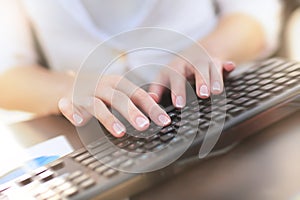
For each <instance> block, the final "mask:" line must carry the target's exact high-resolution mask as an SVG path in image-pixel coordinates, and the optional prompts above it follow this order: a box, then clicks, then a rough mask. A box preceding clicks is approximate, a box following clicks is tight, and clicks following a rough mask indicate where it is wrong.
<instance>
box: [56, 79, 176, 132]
mask: <svg viewBox="0 0 300 200" xmlns="http://www.w3.org/2000/svg"><path fill="white" fill-rule="evenodd" d="M86 99H88V102H89V103H87V105H85V106H82V105H80V106H79V105H75V103H74V102H73V101H72V94H71V92H70V94H69V95H67V96H66V97H63V98H61V99H60V101H59V103H58V107H59V109H60V111H61V112H62V114H63V115H64V116H65V117H66V118H67V119H68V120H69V121H70V122H72V123H73V124H74V125H75V126H82V125H84V124H86V123H87V122H88V121H89V119H90V118H91V117H92V116H94V117H96V118H97V119H98V120H99V121H100V122H101V123H102V124H103V126H104V127H105V128H106V129H107V130H108V131H109V132H110V133H111V134H112V135H114V136H115V137H122V136H123V135H124V134H125V132H126V128H125V126H124V124H123V123H122V122H121V121H120V120H119V119H117V117H116V116H114V115H113V114H112V113H111V111H110V110H109V109H108V107H111V108H114V109H115V110H117V111H118V112H119V113H120V114H121V115H122V116H123V117H124V118H125V119H126V120H127V121H128V122H129V123H130V124H131V125H132V126H133V127H134V128H135V129H137V130H139V131H144V130H146V129H147V128H148V127H149V125H150V121H149V119H148V117H149V118H150V119H151V120H152V121H153V122H154V123H155V124H157V125H159V126H162V127H163V126H166V125H168V124H170V123H171V119H170V117H169V116H168V114H167V113H166V112H165V111H164V110H163V109H162V108H161V107H160V106H159V105H158V104H157V103H156V102H155V101H154V100H153V98H152V97H151V96H150V95H149V94H148V93H147V92H146V91H144V90H143V89H141V88H140V87H138V86H136V85H135V84H133V83H132V82H130V81H129V80H127V79H125V78H123V77H121V76H118V75H105V76H103V77H102V78H101V80H100V81H99V83H98V85H97V88H96V90H95V93H94V94H91V96H88V97H86ZM144 113H145V114H146V115H147V116H148V117H147V116H146V115H145V114H144Z"/></svg>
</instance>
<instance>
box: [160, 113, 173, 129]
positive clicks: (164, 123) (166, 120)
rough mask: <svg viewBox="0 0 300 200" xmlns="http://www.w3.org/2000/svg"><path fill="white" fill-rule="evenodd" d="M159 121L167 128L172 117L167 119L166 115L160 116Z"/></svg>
mask: <svg viewBox="0 0 300 200" xmlns="http://www.w3.org/2000/svg"><path fill="white" fill-rule="evenodd" d="M158 120H159V121H160V122H161V123H162V124H163V125H164V126H165V125H168V124H170V123H171V119H170V117H167V116H166V115H164V114H161V115H159V116H158Z"/></svg>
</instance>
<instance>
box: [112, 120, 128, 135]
mask: <svg viewBox="0 0 300 200" xmlns="http://www.w3.org/2000/svg"><path fill="white" fill-rule="evenodd" d="M113 129H114V131H115V133H116V134H117V135H121V134H122V133H125V132H126V131H125V127H124V126H123V125H121V124H120V123H119V122H115V123H114V124H113Z"/></svg>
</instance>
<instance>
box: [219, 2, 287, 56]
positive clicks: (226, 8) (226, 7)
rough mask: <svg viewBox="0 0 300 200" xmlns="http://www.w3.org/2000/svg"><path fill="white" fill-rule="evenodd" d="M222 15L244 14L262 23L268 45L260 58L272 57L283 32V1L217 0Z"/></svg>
mask: <svg viewBox="0 0 300 200" xmlns="http://www.w3.org/2000/svg"><path fill="white" fill-rule="evenodd" d="M217 3H218V4H219V8H220V14H221V16H222V15H227V14H231V13H236V12H239V13H244V14H248V15H251V16H252V17H254V18H255V19H256V20H257V21H258V22H260V23H261V25H262V27H263V30H264V33H265V38H266V45H265V49H264V51H263V52H261V54H260V56H259V57H260V58H264V57H267V56H270V55H271V54H272V53H274V51H276V49H277V48H278V44H279V36H280V30H281V28H280V27H281V20H282V19H281V17H282V7H283V6H282V2H281V0H217Z"/></svg>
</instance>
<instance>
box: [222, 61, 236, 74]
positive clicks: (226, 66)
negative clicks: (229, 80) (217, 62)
mask: <svg viewBox="0 0 300 200" xmlns="http://www.w3.org/2000/svg"><path fill="white" fill-rule="evenodd" d="M223 68H224V69H225V70H226V71H227V72H231V71H233V70H234V69H235V68H236V64H235V63H234V62H232V61H227V62H225V63H224V64H223Z"/></svg>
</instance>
